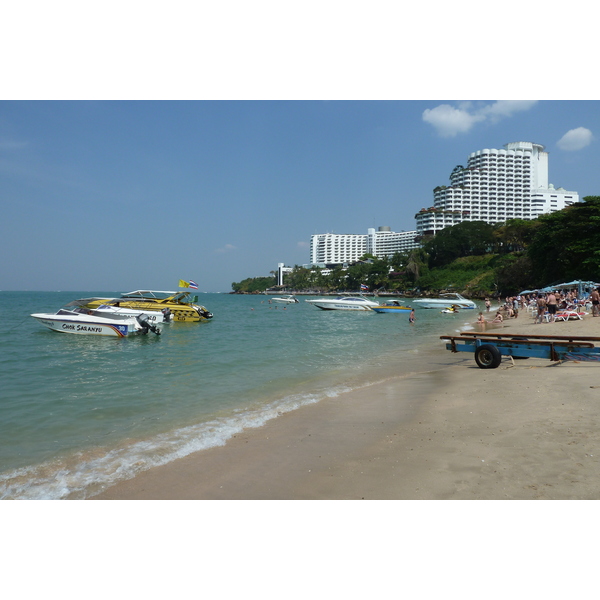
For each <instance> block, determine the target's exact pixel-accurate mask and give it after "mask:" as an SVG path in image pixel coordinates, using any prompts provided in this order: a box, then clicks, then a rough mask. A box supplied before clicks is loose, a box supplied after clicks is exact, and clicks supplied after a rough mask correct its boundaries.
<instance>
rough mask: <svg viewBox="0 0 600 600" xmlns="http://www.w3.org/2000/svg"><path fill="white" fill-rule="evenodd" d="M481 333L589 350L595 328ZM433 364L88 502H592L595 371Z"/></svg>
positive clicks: (598, 390)
mask: <svg viewBox="0 0 600 600" xmlns="http://www.w3.org/2000/svg"><path fill="white" fill-rule="evenodd" d="M490 315H491V313H490ZM476 317H477V315H476V314H474V315H473V319H472V320H473V321H475V320H476ZM490 318H491V316H490ZM417 326H418V322H417ZM488 331H494V332H496V331H498V332H500V331H502V332H510V333H513V332H514V333H515V334H527V333H529V334H534V333H539V334H556V335H564V334H567V333H568V334H570V335H584V336H598V337H600V319H598V320H597V321H596V319H595V318H592V316H591V315H588V316H586V317H584V319H583V320H582V321H569V322H566V323H563V322H557V323H544V324H534V323H533V319H532V317H531V315H530V314H528V313H526V312H525V311H521V314H520V315H519V318H517V319H511V320H508V321H506V322H505V323H504V324H503V325H502V326H500V327H496V328H494V329H491V328H490V327H489V326H488ZM447 333H448V334H450V333H453V330H452V328H450V327H449V330H448V332H447ZM431 357H434V358H435V360H424V365H423V372H420V373H414V374H410V375H408V376H401V377H391V378H390V379H389V380H387V381H385V382H382V383H378V384H376V385H372V386H370V387H367V388H364V389H361V390H356V391H353V392H349V393H346V394H342V395H340V396H338V397H336V398H331V399H327V400H323V401H321V402H319V403H318V404H315V405H310V406H305V407H303V408H300V409H298V410H296V411H293V412H291V413H287V414H284V415H282V416H280V417H278V418H277V419H274V420H272V421H270V422H268V423H266V424H265V425H264V426H262V427H260V428H257V429H251V430H247V431H244V432H243V433H241V434H238V435H236V436H235V437H233V438H232V439H231V440H229V441H228V442H227V444H226V445H225V446H222V447H218V448H212V449H209V450H205V451H202V452H198V453H195V454H192V455H190V456H187V457H185V458H182V459H179V460H177V461H174V462H172V463H169V464H168V465H165V466H162V467H157V468H154V469H151V470H149V471H146V472H144V473H141V474H140V475H138V476H137V477H135V478H134V479H132V480H129V481H125V482H122V483H119V484H117V485H115V486H113V487H111V488H108V489H107V490H105V491H104V492H103V493H101V494H99V495H97V496H95V497H94V499H138V500H139V499H163V500H164V499H207V500H208V499H221V500H224V499H244V500H252V499H272V500H276V499H294V500H307V499H320V500H325V499H338V500H339V499H358V500H361V499H365V500H375V499H388V500H392V499H394V500H403V499H406V500H408V499H413V500H423V499H429V500H437V499H454V500H459V499H494V500H503V499H522V500H527V499H597V498H599V497H600V461H599V460H598V458H599V456H600V430H599V427H598V426H599V424H600V377H599V374H600V364H598V363H577V362H565V363H553V362H550V361H548V360H541V359H528V360H515V361H512V360H511V359H510V358H503V361H502V364H501V365H500V367H499V368H497V369H487V370H483V369H479V368H478V367H477V365H476V364H475V361H474V359H473V355H472V354H470V353H458V354H453V353H451V352H449V351H447V350H446V349H445V345H444V343H443V342H441V341H440V344H439V347H436V348H432V351H431ZM428 365H429V366H428Z"/></svg>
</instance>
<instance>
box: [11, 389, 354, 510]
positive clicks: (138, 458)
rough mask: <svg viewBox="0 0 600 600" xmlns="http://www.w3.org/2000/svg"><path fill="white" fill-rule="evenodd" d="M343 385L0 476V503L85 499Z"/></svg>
mask: <svg viewBox="0 0 600 600" xmlns="http://www.w3.org/2000/svg"><path fill="white" fill-rule="evenodd" d="M352 389H356V388H351V387H349V386H345V385H340V386H337V387H334V388H331V389H328V390H325V391H321V392H316V393H311V394H298V395H292V396H289V397H287V398H284V399H282V400H279V401H274V402H271V403H270V404H267V405H266V406H263V407H260V408H258V409H253V410H252V409H251V410H241V411H240V412H238V413H237V414H235V415H233V416H230V417H224V418H219V419H213V420H211V421H208V422H205V423H200V424H196V425H190V426H187V427H182V428H178V429H175V430H173V431H170V432H167V433H164V434H160V435H157V436H155V437H153V438H151V439H148V440H141V441H137V442H133V443H130V444H128V445H126V446H122V447H119V448H115V449H112V450H95V451H87V452H80V453H77V454H75V455H73V456H71V457H69V458H65V459H60V460H55V461H51V462H47V463H43V464H41V465H37V466H28V467H23V468H20V469H16V470H13V471H10V472H7V473H3V474H1V475H0V499H22V500H59V499H70V500H76V499H85V498H89V497H91V496H94V495H96V494H98V493H100V492H102V491H104V490H105V489H106V488H108V487H110V486H112V485H115V484H116V483H118V482H120V481H125V480H127V479H132V478H133V477H135V476H136V475H138V474H139V473H141V472H143V471H147V470H148V469H151V468H153V467H158V466H161V465H164V464H167V463H169V462H172V461H174V460H177V459H178V458H183V457H184V456H188V455H189V454H192V453H194V452H198V451H200V450H206V449H208V448H214V447H216V446H223V445H225V443H226V442H227V440H229V439H230V438H231V437H233V436H234V435H236V434H238V433H240V432H242V431H243V430H245V429H252V428H257V427H261V426H262V425H264V424H265V423H266V422H267V421H270V420H271V419H274V418H276V417H278V416H280V415H282V414H284V413H288V412H291V411H294V410H296V409H298V408H300V407H302V406H306V405H308V404H315V403H317V402H319V401H320V400H323V399H325V398H333V397H336V396H338V395H340V394H342V393H345V392H348V391H351V390H352Z"/></svg>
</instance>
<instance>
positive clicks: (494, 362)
mask: <svg viewBox="0 0 600 600" xmlns="http://www.w3.org/2000/svg"><path fill="white" fill-rule="evenodd" d="M501 361H502V355H501V354H500V350H498V348H496V346H494V345H492V344H483V345H482V346H479V347H478V348H477V349H476V350H475V362H476V363H477V366H478V367H479V368H480V369H497V368H498V367H499V366H500V362H501Z"/></svg>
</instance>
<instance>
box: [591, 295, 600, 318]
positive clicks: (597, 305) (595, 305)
mask: <svg viewBox="0 0 600 600" xmlns="http://www.w3.org/2000/svg"><path fill="white" fill-rule="evenodd" d="M590 300H591V301H592V317H597V316H598V312H599V309H600V293H599V292H598V290H597V289H595V290H593V291H592V293H591V294H590Z"/></svg>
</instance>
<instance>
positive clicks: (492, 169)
mask: <svg viewBox="0 0 600 600" xmlns="http://www.w3.org/2000/svg"><path fill="white" fill-rule="evenodd" d="M574 202H579V194H578V193H577V192H569V191H567V190H565V189H563V188H560V187H559V188H556V189H555V188H554V186H553V185H552V184H551V183H548V153H547V152H544V146H542V145H540V144H533V143H531V142H512V143H510V144H506V145H505V146H504V148H503V149H502V150H496V149H485V150H478V151H477V152H473V153H472V154H471V155H470V156H469V158H468V162H467V166H466V167H463V166H457V167H455V168H454V170H453V171H452V174H451V175H450V185H449V186H445V185H442V186H439V187H436V188H435V189H434V200H433V206H432V207H431V208H423V209H421V211H420V212H418V213H417V214H416V215H415V219H416V221H417V228H416V231H403V232H400V233H395V232H393V231H391V230H390V228H389V227H379V229H378V230H377V231H375V229H368V233H367V235H364V234H363V235H354V234H334V233H321V234H318V235H313V236H311V240H310V260H311V263H312V264H340V263H350V262H354V261H356V260H358V259H359V258H360V257H361V256H362V255H363V254H365V253H367V252H368V253H370V254H373V255H375V256H379V257H384V256H392V255H393V254H394V253H395V252H406V251H408V250H410V249H412V248H415V247H417V246H419V243H418V242H415V238H417V239H420V237H421V236H423V235H434V234H435V233H436V232H438V231H440V230H441V229H444V227H450V226H451V225H457V224H458V223H461V222H463V221H485V222H486V223H491V224H496V223H503V222H504V221H506V220H508V219H535V218H537V217H539V216H540V215H541V214H543V213H550V212H555V211H557V210H561V209H562V208H565V207H566V206H569V205H570V204H573V203H574Z"/></svg>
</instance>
